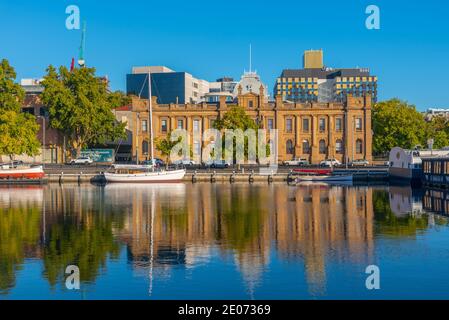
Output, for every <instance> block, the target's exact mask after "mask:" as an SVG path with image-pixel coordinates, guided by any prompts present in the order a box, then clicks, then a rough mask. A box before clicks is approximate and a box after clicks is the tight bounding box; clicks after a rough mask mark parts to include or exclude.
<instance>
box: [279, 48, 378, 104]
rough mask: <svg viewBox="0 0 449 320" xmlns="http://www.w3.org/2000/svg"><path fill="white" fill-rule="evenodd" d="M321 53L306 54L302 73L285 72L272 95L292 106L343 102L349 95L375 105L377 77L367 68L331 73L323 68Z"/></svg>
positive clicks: (311, 52) (310, 52) (294, 71)
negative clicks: (362, 98) (369, 97)
mask: <svg viewBox="0 0 449 320" xmlns="http://www.w3.org/2000/svg"><path fill="white" fill-rule="evenodd" d="M320 61H322V51H306V52H305V54H304V66H303V69H285V70H283V71H282V73H281V75H280V76H279V77H278V79H277V80H276V84H275V86H274V90H273V95H274V96H276V95H280V96H282V98H283V99H284V100H286V101H291V102H323V103H329V102H345V101H346V98H347V96H348V95H351V96H353V97H363V96H365V95H367V94H369V95H370V96H371V97H372V100H373V102H377V77H376V76H372V75H371V74H370V70H369V69H366V68H352V69H333V68H327V67H324V65H323V64H322V62H320Z"/></svg>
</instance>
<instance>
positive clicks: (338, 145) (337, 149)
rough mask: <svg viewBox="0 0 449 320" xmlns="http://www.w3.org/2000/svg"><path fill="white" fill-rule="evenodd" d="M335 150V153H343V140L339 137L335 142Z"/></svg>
mask: <svg viewBox="0 0 449 320" xmlns="http://www.w3.org/2000/svg"><path fill="white" fill-rule="evenodd" d="M335 152H336V153H337V154H343V141H342V140H340V139H338V140H337V141H336V142H335Z"/></svg>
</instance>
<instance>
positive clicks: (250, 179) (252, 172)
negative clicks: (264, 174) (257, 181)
mask: <svg viewBox="0 0 449 320" xmlns="http://www.w3.org/2000/svg"><path fill="white" fill-rule="evenodd" d="M253 182H254V170H251V173H250V175H249V183H253Z"/></svg>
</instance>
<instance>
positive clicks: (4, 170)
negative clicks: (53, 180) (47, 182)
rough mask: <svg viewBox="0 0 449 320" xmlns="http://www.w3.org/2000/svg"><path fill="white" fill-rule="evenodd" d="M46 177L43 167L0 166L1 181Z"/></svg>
mask: <svg viewBox="0 0 449 320" xmlns="http://www.w3.org/2000/svg"><path fill="white" fill-rule="evenodd" d="M44 176H45V173H44V170H43V168H42V166H35V167H27V166H19V167H13V166H10V165H2V166H0V179H42V178H43V177H44Z"/></svg>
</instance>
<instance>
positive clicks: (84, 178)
mask: <svg viewBox="0 0 449 320" xmlns="http://www.w3.org/2000/svg"><path fill="white" fill-rule="evenodd" d="M106 170H107V167H97V166H93V167H86V166H84V167H83V166H76V167H74V166H57V167H50V168H46V170H45V171H46V176H45V178H44V179H42V180H37V181H34V182H32V181H22V180H16V181H14V180H0V184H22V183H23V184H27V183H35V184H36V183H37V184H45V183H59V184H64V183H78V184H82V183H103V182H105V181H104V178H103V176H102V174H101V173H102V172H104V171H106ZM334 173H336V174H353V176H354V182H356V183H364V182H388V181H389V173H388V168H385V167H369V168H351V169H345V168H339V169H335V170H334ZM297 176H298V173H295V172H294V171H293V168H291V167H284V166H281V167H279V168H278V170H277V171H273V172H271V173H270V172H266V171H261V170H260V168H259V167H247V168H241V169H240V170H237V169H236V168H235V169H234V168H227V169H209V168H207V169H204V168H196V169H195V168H192V169H187V173H186V175H185V176H184V179H183V181H185V182H191V183H200V182H201V183H216V182H217V183H218V182H219V183H224V182H226V183H253V182H257V183H267V184H269V183H290V182H293V181H294V179H295V178H296V177H297Z"/></svg>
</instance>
